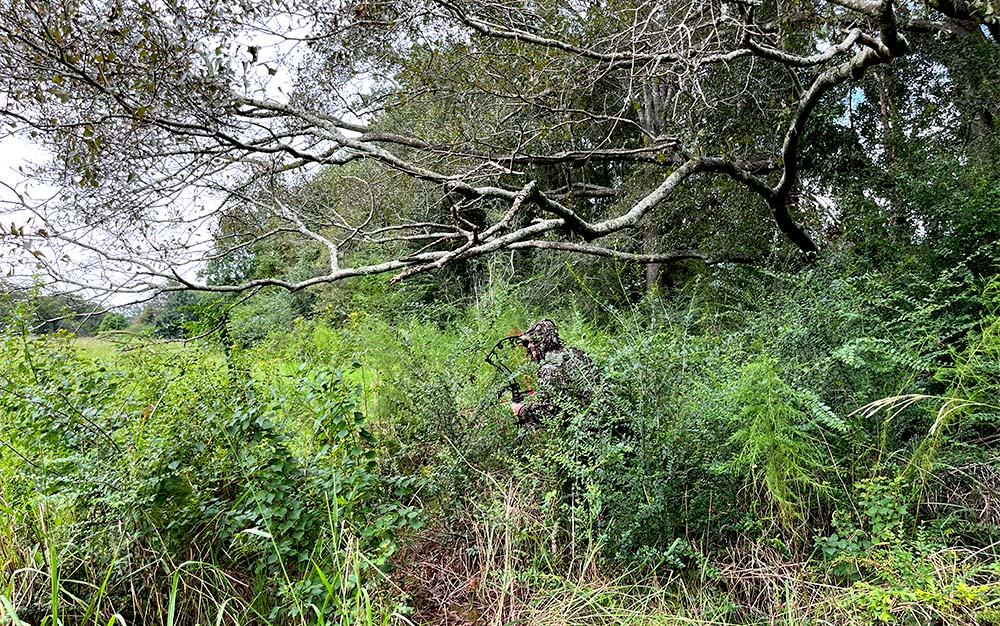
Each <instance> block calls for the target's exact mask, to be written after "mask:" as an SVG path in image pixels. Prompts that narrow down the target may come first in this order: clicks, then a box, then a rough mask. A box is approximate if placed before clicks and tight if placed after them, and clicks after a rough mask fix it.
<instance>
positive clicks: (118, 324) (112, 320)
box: [97, 311, 128, 333]
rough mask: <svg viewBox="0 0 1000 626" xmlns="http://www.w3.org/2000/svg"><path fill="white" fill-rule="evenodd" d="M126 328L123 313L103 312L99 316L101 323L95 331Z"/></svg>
mask: <svg viewBox="0 0 1000 626" xmlns="http://www.w3.org/2000/svg"><path fill="white" fill-rule="evenodd" d="M126 328H128V318H127V317H125V314H124V313H117V312H114V311H113V312H111V313H105V314H104V316H103V317H102V318H101V325H100V326H98V327H97V332H99V333H106V332H110V331H116V330H125V329H126Z"/></svg>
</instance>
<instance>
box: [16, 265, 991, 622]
mask: <svg viewBox="0 0 1000 626" xmlns="http://www.w3.org/2000/svg"><path fill="white" fill-rule="evenodd" d="M998 284H1000V283H998V281H997V280H995V279H982V278H979V277H977V276H976V275H974V274H972V273H971V272H968V271H966V270H964V269H963V268H962V267H958V268H956V269H955V270H953V271H951V272H948V273H946V274H945V275H942V276H940V277H938V278H937V279H934V280H933V281H929V282H928V281H924V282H919V283H915V284H906V283H903V282H897V281H895V280H894V279H893V278H892V277H888V276H884V275H878V274H874V273H871V274H861V275H850V276H844V275H841V274H838V273H837V272H835V271H833V270H832V269H829V268H827V269H824V268H814V269H811V270H807V271H804V272H800V273H798V274H796V275H786V274H781V273H767V272H761V271H755V270H745V271H744V270H741V271H740V273H738V274H736V275H734V276H731V277H730V278H729V280H727V281H725V282H724V283H723V282H720V281H712V280H711V278H706V279H705V281H704V282H702V283H701V284H694V285H692V286H690V287H688V288H686V290H681V291H678V292H677V293H674V294H671V295H670V296H663V297H660V296H655V295H651V296H648V297H646V298H645V299H643V300H641V301H639V302H636V303H634V304H633V305H630V306H627V307H626V306H612V305H611V304H608V303H607V302H594V303H592V305H591V306H592V307H601V310H602V312H603V314H602V320H603V321H602V322H601V323H600V324H598V323H596V322H595V321H593V320H594V319H595V318H593V317H592V316H588V315H584V314H582V313H581V312H580V311H581V309H580V308H578V307H574V306H567V307H566V308H565V309H564V310H554V311H553V310H549V311H538V310H532V309H531V308H530V307H529V306H527V305H525V304H524V303H523V302H521V301H520V300H519V299H518V297H517V296H516V295H515V294H514V292H513V290H511V289H501V288H497V289H494V290H492V291H490V292H488V293H486V294H483V295H482V297H481V298H480V302H479V303H478V304H477V305H476V306H472V307H469V308H467V309H464V310H456V309H455V308H449V309H448V310H447V311H444V312H443V313H442V312H441V311H438V310H437V309H435V308H433V307H425V308H415V309H413V310H411V311H409V312H408V313H406V314H405V315H402V314H399V313H398V312H396V313H393V314H391V315H390V314H388V313H387V312H386V311H384V310H383V309H382V307H380V306H379V305H378V301H377V293H374V295H373V292H371V291H367V292H365V293H366V298H368V299H369V301H368V302H367V304H366V305H365V306H361V305H359V306H357V307H356V308H355V309H354V310H352V311H351V312H350V313H348V314H346V315H343V316H338V317H337V318H336V320H335V321H329V320H323V319H313V320H303V319H299V320H296V321H295V322H294V323H293V325H292V326H291V327H290V328H287V329H280V330H275V331H273V332H272V333H271V334H270V335H269V336H268V337H267V338H266V339H264V340H262V341H259V342H258V343H256V344H253V345H242V344H241V345H235V344H233V345H220V344H219V343H218V340H217V339H212V338H209V339H206V340H198V341H193V342H189V343H186V344H183V345H180V344H153V343H149V342H148V341H145V340H141V339H128V338H126V339H124V340H123V342H122V343H120V344H119V345H111V344H110V343H107V342H106V343H105V344H102V345H100V346H96V347H95V341H94V340H91V341H90V343H88V344H87V345H86V346H82V347H81V346H80V345H79V344H78V343H77V342H76V340H75V339H74V338H73V337H71V336H68V335H50V336H42V337H39V336H35V335H32V334H31V333H30V332H29V329H28V328H27V326H26V323H25V322H23V320H24V319H29V318H30V315H29V312H27V311H25V312H23V315H22V321H21V322H18V321H17V319H14V320H13V321H12V322H11V323H9V324H8V326H7V328H6V330H5V332H4V334H3V336H2V338H0V362H2V363H3V364H4V367H3V369H2V373H0V412H2V416H3V420H2V423H0V447H2V456H0V479H2V481H0V546H2V553H0V555H2V556H0V558H2V561H0V572H2V581H0V607H2V608H0V615H2V616H3V617H0V623H10V624H32V625H41V624H46V625H49V626H56V625H57V624H101V625H102V626H110V625H111V624H116V623H118V624H168V625H170V626H173V625H174V624H207V623H212V624H325V623H339V624H408V623H447V624H511V623H531V624H621V623H636V624H639V623H642V624H649V623H658V624H692V623H694V624H709V623H710V624H737V623H738V624H747V623H753V624H776V623H787V624H800V623H833V624H870V623H878V622H882V623H898V624H923V623H967V624H989V623H1000V613H998V612H997V610H996V609H995V608H994V607H995V606H996V605H997V604H998V603H1000V554H998V550H997V545H998V544H997V542H998V540H1000V535H998V528H1000V526H998V524H1000V499H998V498H997V496H996V494H997V493H1000V454H998V452H997V447H996V444H997V443H998V442H1000V438H998V434H997V433H998V432H1000V430H998V417H1000V407H998V404H1000V403H998V402H997V401H996V398H997V397H998V391H1000V389H998V386H1000V378H998V372H1000V369H998V368H1000V365H998V363H1000V360H998V357H1000V317H998V314H1000V295H998V294H1000V286H998ZM579 297H586V295H585V294H578V298H577V300H578V299H579ZM372 300H373V301H372ZM441 315H444V316H445V317H444V318H442V317H441ZM540 317H548V318H552V319H555V320H556V321H557V322H558V323H559V326H560V330H561V332H562V335H563V337H564V339H565V340H566V341H567V343H569V344H571V345H576V346H579V347H581V348H584V349H587V350H588V351H589V352H590V354H591V356H592V357H593V358H594V360H595V362H596V363H597V365H598V367H599V369H600V373H601V379H600V380H601V382H600V384H599V386H598V389H597V392H596V393H594V394H593V398H592V399H591V400H589V401H588V402H587V403H585V404H579V402H577V404H573V402H571V400H570V399H565V402H564V410H563V412H562V413H561V414H560V416H559V417H558V418H554V419H552V420H549V421H547V422H546V423H545V424H543V425H542V426H535V427H525V426H522V427H519V426H517V425H516V424H515V422H514V419H513V416H512V414H511V412H510V408H509V405H508V403H509V397H506V396H505V395H504V390H505V389H506V385H507V383H509V382H510V381H509V380H508V378H507V376H506V375H505V374H503V373H501V372H498V371H494V370H492V368H490V367H489V366H487V365H486V364H485V363H484V362H483V357H484V355H485V352H486V351H487V350H488V349H489V348H490V347H492V345H493V344H494V343H495V342H496V340H497V339H499V338H500V337H503V336H506V335H507V334H508V333H509V332H511V331H512V330H513V329H521V328H524V327H526V326H527V324H528V323H529V322H530V321H531V320H532V319H537V318H540ZM503 356H504V358H505V359H507V360H508V362H509V365H510V367H511V370H512V371H514V372H515V374H514V375H515V376H516V377H518V379H522V378H524V377H528V378H529V379H530V375H531V373H532V367H531V364H529V363H527V362H526V361H525V359H524V356H523V354H519V353H518V352H516V351H510V352H509V353H505V354H504V355H503Z"/></svg>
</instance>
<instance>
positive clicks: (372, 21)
mask: <svg viewBox="0 0 1000 626" xmlns="http://www.w3.org/2000/svg"><path fill="white" fill-rule="evenodd" d="M998 6H1000V5H998V4H997V2H996V1H995V0H992V1H991V0H977V1H974V2H949V1H935V2H929V3H927V4H917V5H914V4H912V3H899V2H892V1H891V0H834V1H822V0H808V1H806V2H800V3H794V4H792V3H786V2H782V1H780V0H779V1H775V0H762V1H755V0H751V1H747V0H676V1H674V0H670V1H658V2H644V1H637V2H618V1H617V0H601V1H594V0H551V1H549V0H544V1H527V2H522V1H507V0H503V1H498V2H490V3H479V2H464V1H463V0H388V1H383V2H379V1H368V0H357V1H354V0H345V1H342V2H336V3H332V4H318V3H311V2H304V1H302V0H290V1H287V2H277V3H270V2H261V1H257V0H246V1H244V2H241V3H238V4H237V3H217V4H204V3H200V2H195V1H190V2H187V1H176V0H169V1H167V2H150V1H146V0H143V1H138V2H136V1H127V2H126V1H118V0H108V1H84V0H63V1H60V2H55V1H37V0H2V2H0V52H2V54H0V117H2V120H3V123H4V124H5V125H6V127H7V128H8V129H10V131H9V132H16V133H28V134H30V135H31V136H32V137H34V138H35V139H36V140H38V141H41V142H43V143H44V145H45V146H46V147H47V148H48V149H49V150H50V151H51V152H52V153H53V155H54V156H55V158H54V160H53V163H52V164H51V166H50V167H48V168H47V169H46V170H45V171H44V172H38V173H37V175H39V176H41V175H43V174H44V175H45V176H47V180H49V181H50V182H52V183H54V184H55V185H57V186H58V188H59V189H60V191H59V193H58V194H57V195H56V196H54V197H53V198H50V199H48V200H46V201H44V202H32V201H30V200H29V199H27V198H25V199H23V200H22V201H21V202H19V203H17V204H18V208H19V210H22V211H23V210H30V211H31V212H32V220H31V222H30V225H29V226H28V227H27V228H24V227H21V228H18V227H16V226H15V227H12V228H11V229H10V230H9V231H8V232H5V233H4V235H3V237H4V238H6V239H11V240H15V241H16V242H19V243H21V244H23V247H24V248H25V249H27V250H29V251H31V252H32V255H33V257H34V258H33V259H32V262H33V263H35V264H36V267H35V268H33V269H32V271H33V272H39V271H41V272H42V273H43V274H46V275H48V276H50V277H51V278H53V279H58V280H59V281H61V282H62V283H63V284H67V283H68V284H76V285H78V286H91V287H92V286H103V287H105V288H107V287H108V286H109V285H110V286H111V288H113V289H118V290H123V291H135V292H141V291H144V290H147V289H148V288H150V287H151V286H160V287H162V286H163V285H164V284H165V281H167V280H169V281H173V282H172V283H171V284H172V285H175V286H177V287H181V288H191V287H198V288H207V289H213V290H219V291H237V290H246V289H250V288H254V287H259V286H265V285H277V286H282V287H286V288H289V289H294V290H297V289H302V288H305V287H308V286H311V285H315V284H320V283H328V282H334V281H338V280H341V279H344V278H348V277H352V276H359V275H372V274H380V273H391V274H392V275H393V276H394V278H395V279H404V278H407V277H409V276H413V275H415V274H419V273H422V272H427V271H430V270H434V269H437V268H441V267H443V266H446V265H449V264H454V263H457V262H461V261H463V260H467V259H472V258H475V257H480V256H485V255H489V254H492V253H496V252H499V251H524V250H545V251H559V252H574V253H582V254H587V255H593V256H598V257H608V258H617V259H621V260H624V261H629V262H636V263H640V264H658V263H668V262H672V261H676V260H680V259H698V260H701V261H704V262H708V263H720V262H740V261H747V260H753V259H760V258H764V257H770V256H773V255H775V254H779V255H783V256H784V257H785V258H788V257H789V256H791V257H794V256H798V257H800V258H802V259H805V260H810V259H814V258H816V257H817V256H818V255H820V254H822V253H823V251H824V248H833V249H836V248H837V247H838V246H840V247H842V246H843V244H842V243H841V240H845V241H847V242H848V243H849V245H850V246H854V247H860V248H866V247H873V248H878V247H879V246H881V245H882V244H883V243H884V242H885V241H886V240H889V241H891V242H893V244H894V245H904V243H905V242H912V241H914V240H916V239H921V238H927V237H930V236H940V237H944V238H945V239H947V241H944V242H941V243H944V244H946V245H952V244H955V245H958V243H957V242H960V241H961V240H962V238H961V236H960V233H961V232H962V231H963V229H965V231H970V229H971V231H975V232H980V233H981V234H982V231H983V228H992V226H989V225H987V226H986V227H984V226H983V224H982V223H980V221H977V219H976V218H975V216H972V217H970V216H969V215H968V214H965V213H963V214H960V215H958V214H952V215H949V214H948V213H947V211H946V210H944V209H943V208H942V205H944V204H947V200H946V199H945V200H944V202H941V201H936V202H935V201H926V198H927V197H929V196H933V195H934V194H935V193H937V194H938V195H939V196H941V194H944V197H950V196H948V194H949V193H951V192H952V191H954V190H953V189H951V190H949V188H948V185H952V186H954V185H955V184H956V181H957V180H959V179H963V177H966V176H969V177H971V178H970V180H972V184H971V187H970V185H968V184H965V183H968V182H969V181H968V180H965V181H964V182H962V183H958V185H959V186H961V187H963V188H968V191H965V192H963V193H968V194H971V195H972V196H975V198H976V200H975V201H976V202H979V203H980V205H981V206H983V207H984V212H989V211H990V210H991V209H989V206H991V203H992V200H991V196H990V193H991V192H990V191H989V188H990V185H988V184H980V185H979V187H976V184H975V181H989V180H995V174H996V163H997V161H998V159H997V154H998V152H997V142H996V137H995V126H996V119H997V115H998V113H1000V111H998V104H997V102H998V99H997V98H996V94H997V93H998V92H997V88H998V84H1000V82H998V77H997V69H996V68H997V67H1000V52H998V51H1000V45H998V44H1000V21H998V19H997V13H998V10H997V9H998ZM929 155H933V156H934V158H933V159H928V156H929ZM929 160H930V161H932V162H933V165H932V166H929V165H928V161H929ZM932 170H933V171H932ZM977 189H978V190H977ZM992 193H994V195H995V192H992ZM977 194H978V195H977ZM922 199H923V200H922ZM993 199H995V197H994V198H993ZM939 200H941V198H940V197H939ZM977 229H978V230H977ZM845 231H848V232H846V234H845ZM264 242H271V244H272V245H274V246H277V247H278V248H279V249H280V248H281V247H288V246H291V247H293V248H294V247H306V248H309V249H311V250H314V251H315V254H316V255H318V257H317V258H316V259H313V261H312V262H309V263H306V264H304V265H302V266H301V267H300V270H301V271H298V272H297V273H296V274H295V275H294V276H293V277H291V278H289V277H287V276H277V275H275V274H273V273H271V274H269V273H267V272H249V273H248V272H247V271H245V270H246V268H245V267H244V268H243V269H242V270H241V269H240V268H241V267H242V266H246V265H247V264H248V263H251V264H252V263H257V262H256V261H252V260H251V256H252V254H251V252H252V251H253V250H254V249H256V248H259V246H260V245H261V244H262V243H264ZM959 247H960V246H959ZM956 252H959V253H960V252H961V250H957V251H956ZM317 259H318V262H317ZM206 262H207V263H209V265H210V266H211V267H212V268H213V269H212V271H211V274H212V276H213V278H212V279H211V280H208V281H206V282H200V281H201V280H202V279H196V278H194V277H193V276H194V274H193V270H194V269H196V268H201V267H203V266H204V264H205V263H206ZM67 268H72V269H67Z"/></svg>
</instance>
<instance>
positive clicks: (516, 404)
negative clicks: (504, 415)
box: [510, 402, 524, 417]
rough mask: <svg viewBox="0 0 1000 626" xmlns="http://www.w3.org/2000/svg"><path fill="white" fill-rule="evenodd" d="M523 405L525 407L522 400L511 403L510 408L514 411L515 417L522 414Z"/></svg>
mask: <svg viewBox="0 0 1000 626" xmlns="http://www.w3.org/2000/svg"><path fill="white" fill-rule="evenodd" d="M523 407H524V404H522V403H521V402H511V403H510V410H511V411H513V412H514V417H518V416H520V414H521V409H522V408H523Z"/></svg>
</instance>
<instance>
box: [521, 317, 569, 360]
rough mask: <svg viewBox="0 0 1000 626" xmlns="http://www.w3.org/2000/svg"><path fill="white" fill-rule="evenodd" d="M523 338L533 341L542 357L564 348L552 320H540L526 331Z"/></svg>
mask: <svg viewBox="0 0 1000 626" xmlns="http://www.w3.org/2000/svg"><path fill="white" fill-rule="evenodd" d="M521 336H522V337H527V338H529V339H531V341H532V343H534V344H535V347H536V348H537V349H538V353H539V356H541V357H544V356H545V355H546V354H548V353H549V352H554V351H556V350H562V348H563V344H562V340H561V339H559V331H558V330H557V329H556V324H555V322H553V321H552V320H538V321H537V322H535V323H534V324H532V325H531V326H529V327H528V330H526V331H524V334H523V335H521Z"/></svg>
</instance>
